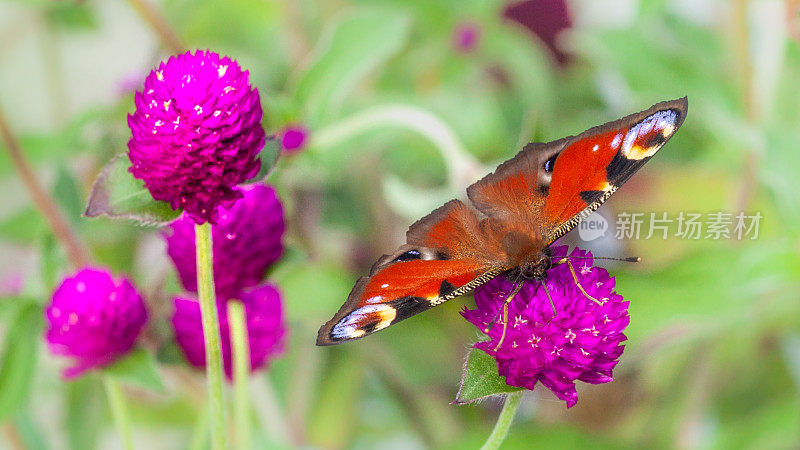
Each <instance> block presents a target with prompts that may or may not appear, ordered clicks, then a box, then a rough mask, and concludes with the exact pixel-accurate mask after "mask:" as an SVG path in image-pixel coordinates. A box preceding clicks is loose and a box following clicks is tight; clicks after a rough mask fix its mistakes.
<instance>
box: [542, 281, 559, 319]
mask: <svg viewBox="0 0 800 450" xmlns="http://www.w3.org/2000/svg"><path fill="white" fill-rule="evenodd" d="M542 287H543V288H544V293H545V294H547V300H549V301H550V307H551V308H553V319H555V318H556V317H558V311H556V304H555V303H553V297H550V291H548V290H547V284H545V282H544V281H542ZM550 320H552V319H550Z"/></svg>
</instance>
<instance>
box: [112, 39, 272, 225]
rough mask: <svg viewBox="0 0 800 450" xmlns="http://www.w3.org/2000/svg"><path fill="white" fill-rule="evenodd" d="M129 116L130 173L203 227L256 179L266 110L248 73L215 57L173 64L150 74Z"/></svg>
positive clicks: (184, 58)
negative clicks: (241, 186)
mask: <svg viewBox="0 0 800 450" xmlns="http://www.w3.org/2000/svg"><path fill="white" fill-rule="evenodd" d="M135 102H136V112H134V113H133V114H131V115H129V116H128V125H129V126H130V128H131V132H132V137H131V139H130V140H129V141H128V156H129V157H130V159H131V163H132V166H131V168H130V171H131V173H132V174H133V176H134V177H136V178H139V179H141V180H143V181H144V184H145V187H147V189H148V190H149V191H150V194H151V195H152V196H153V198H154V199H156V200H163V201H166V202H168V203H169V204H170V205H171V206H172V207H173V208H174V209H183V210H185V211H186V213H187V214H188V215H189V217H191V218H192V220H194V221H195V222H197V223H204V222H211V223H215V222H216V218H217V217H216V214H217V206H219V205H221V204H222V205H231V204H232V203H233V202H234V201H235V200H236V199H238V198H240V197H241V193H239V192H238V191H236V190H235V189H233V188H234V187H235V186H236V185H237V184H239V183H241V182H243V181H245V180H248V179H250V178H252V177H253V176H255V174H256V173H257V172H258V169H259V167H260V165H261V163H260V160H259V159H258V158H257V155H258V153H259V152H260V151H261V149H262V148H263V147H264V142H265V137H264V129H263V128H262V127H261V115H262V112H261V103H260V101H259V97H258V90H256V89H255V88H253V87H252V86H250V84H249V81H248V72H247V71H243V70H242V69H241V68H240V67H239V64H237V63H236V61H233V60H231V59H230V58H227V57H220V56H219V55H218V54H216V53H214V52H212V51H197V52H195V53H184V54H183V55H180V56H173V57H171V58H170V59H169V61H167V62H166V63H161V65H160V66H159V67H158V69H156V70H154V71H152V72H150V75H149V76H148V77H147V79H146V80H145V82H144V89H143V90H142V91H141V92H137V93H136V96H135Z"/></svg>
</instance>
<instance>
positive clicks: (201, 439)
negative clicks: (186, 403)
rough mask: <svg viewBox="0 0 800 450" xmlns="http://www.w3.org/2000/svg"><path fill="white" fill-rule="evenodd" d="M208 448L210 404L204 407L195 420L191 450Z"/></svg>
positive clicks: (190, 443) (190, 442) (190, 444)
mask: <svg viewBox="0 0 800 450" xmlns="http://www.w3.org/2000/svg"><path fill="white" fill-rule="evenodd" d="M207 447H208V404H206V405H203V407H202V408H201V409H200V412H199V413H198V414H197V418H196V419H195V423H194V429H193V430H192V439H191V440H190V441H189V450H205V449H206V448H207Z"/></svg>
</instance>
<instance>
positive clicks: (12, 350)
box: [0, 303, 42, 421]
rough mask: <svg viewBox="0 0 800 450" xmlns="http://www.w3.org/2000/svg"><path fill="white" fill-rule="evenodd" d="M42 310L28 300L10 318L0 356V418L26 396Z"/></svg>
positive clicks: (21, 403) (24, 401) (22, 403)
mask: <svg viewBox="0 0 800 450" xmlns="http://www.w3.org/2000/svg"><path fill="white" fill-rule="evenodd" d="M41 329H42V309H41V306H39V305H37V304H32V303H28V304H26V305H23V306H21V307H20V309H19V311H18V312H17V314H16V317H14V319H13V320H12V321H11V327H10V329H9V330H8V337H7V338H6V340H5V344H4V346H3V353H2V356H0V421H3V420H7V419H8V418H9V417H10V416H13V415H14V414H16V413H17V412H19V411H20V408H22V407H24V406H25V405H26V404H27V402H28V401H29V399H30V392H31V386H32V385H33V379H34V377H35V375H36V361H37V358H38V356H39V337H40V333H41Z"/></svg>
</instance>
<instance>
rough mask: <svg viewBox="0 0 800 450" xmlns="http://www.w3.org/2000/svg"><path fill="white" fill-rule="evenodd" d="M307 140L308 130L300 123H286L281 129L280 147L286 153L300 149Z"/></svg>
mask: <svg viewBox="0 0 800 450" xmlns="http://www.w3.org/2000/svg"><path fill="white" fill-rule="evenodd" d="M307 140H308V130H307V129H306V128H305V127H304V126H302V125H287V126H286V127H285V128H284V129H283V130H282V131H281V147H283V151H284V152H286V153H295V152H298V151H300V150H302V149H303V148H304V147H305V145H306V141H307Z"/></svg>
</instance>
